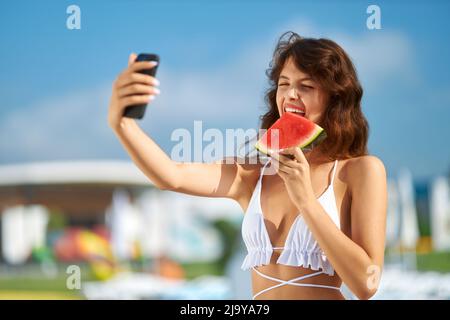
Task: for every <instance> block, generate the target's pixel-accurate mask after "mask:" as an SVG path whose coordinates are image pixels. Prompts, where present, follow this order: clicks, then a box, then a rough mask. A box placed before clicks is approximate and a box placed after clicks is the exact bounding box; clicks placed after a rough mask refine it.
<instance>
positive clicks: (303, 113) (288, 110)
mask: <svg viewBox="0 0 450 320" xmlns="http://www.w3.org/2000/svg"><path fill="white" fill-rule="evenodd" d="M284 110H286V112H294V113H299V114H301V115H305V112H303V111H300V110H298V109H294V108H285V109H284Z"/></svg>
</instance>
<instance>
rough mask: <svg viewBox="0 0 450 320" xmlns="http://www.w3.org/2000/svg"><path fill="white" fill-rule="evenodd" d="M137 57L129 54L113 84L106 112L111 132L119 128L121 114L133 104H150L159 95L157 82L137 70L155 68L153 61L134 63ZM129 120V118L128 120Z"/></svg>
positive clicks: (121, 118)
mask: <svg viewBox="0 0 450 320" xmlns="http://www.w3.org/2000/svg"><path fill="white" fill-rule="evenodd" d="M136 57H137V55H136V54H135V53H132V54H130V57H129V59H128V68H126V69H125V70H124V71H123V72H122V73H120V74H119V76H118V77H117V78H116V80H115V81H114V83H113V86H112V94H111V100H110V103H109V110H108V124H109V126H110V127H111V128H112V129H113V130H117V129H119V128H120V123H121V121H122V120H123V119H126V118H124V117H123V112H124V110H125V108H126V107H128V106H130V105H134V104H142V103H150V102H151V101H152V100H153V99H154V98H155V96H156V95H158V94H159V93H160V91H159V89H158V88H157V86H159V81H158V80H157V79H156V78H155V77H152V76H149V75H146V74H142V73H139V72H138V71H139V70H143V69H151V68H152V67H154V66H156V64H157V63H156V62H154V61H150V62H149V61H139V62H135V60H136ZM130 119H131V118H130Z"/></svg>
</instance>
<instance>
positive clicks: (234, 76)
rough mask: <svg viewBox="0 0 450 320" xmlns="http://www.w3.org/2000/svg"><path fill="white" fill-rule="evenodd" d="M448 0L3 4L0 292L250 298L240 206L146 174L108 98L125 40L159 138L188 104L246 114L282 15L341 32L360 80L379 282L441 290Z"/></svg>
mask: <svg viewBox="0 0 450 320" xmlns="http://www.w3.org/2000/svg"><path fill="white" fill-rule="evenodd" d="M71 5H75V6H76V8H77V9H76V10H79V11H78V13H79V15H78V16H77V17H75V18H77V19H78V20H77V21H78V27H76V28H72V27H71V26H72V25H74V20H73V19H74V12H75V11H73V7H70V6H71ZM370 5H377V6H378V8H379V18H380V19H379V22H380V24H379V28H375V29H373V28H369V27H368V24H367V22H368V20H371V18H370V17H371V16H372V15H373V11H370V10H369V12H368V7H369V6H370ZM449 11H450V4H449V3H448V2H446V1H427V2H425V1H389V2H387V1H376V3H373V2H368V1H345V2H344V3H341V2H332V1H288V0H284V1H268V0H266V1H256V0H255V1H245V2H241V1H214V2H212V1H201V0H193V1H175V0H169V1H125V0H122V1H119V0H115V1H102V0H97V1H62V0H61V1H40V2H36V1H31V0H30V1H15V2H9V3H8V4H4V5H3V6H2V10H1V13H0V37H1V47H2V50H1V51H0V67H1V72H0V97H1V101H0V299H108V298H112V299H250V298H251V292H250V274H249V272H244V271H242V270H241V269H240V265H241V263H242V259H243V257H244V256H245V250H244V247H243V244H242V242H241V237H240V224H241V221H242V211H241V210H240V207H239V206H238V205H237V204H235V203H234V202H232V201H231V200H227V199H208V198H199V197H191V196H187V195H183V194H176V193H173V192H169V191H160V190H158V189H156V188H154V187H153V185H152V183H151V182H150V181H149V180H148V179H147V178H146V177H145V176H144V175H143V174H142V173H141V172H140V171H139V170H138V169H137V168H136V166H135V165H134V164H133V163H132V162H131V160H130V158H129V156H128V155H127V153H126V152H125V150H124V149H123V147H122V146H121V145H120V143H119V141H118V140H117V138H116V137H115V135H114V133H113V132H112V131H111V130H110V128H109V127H108V124H107V108H108V102H109V96H110V92H111V85H112V82H113V81H114V79H115V78H116V76H117V75H118V73H119V72H121V70H123V69H124V68H125V67H126V65H127V61H128V56H129V54H130V53H131V52H136V53H139V52H156V53H158V54H159V55H160V57H161V61H160V65H159V68H158V76H157V77H158V79H159V80H160V82H161V85H160V89H161V94H160V95H159V96H158V97H157V99H156V100H155V101H154V102H153V103H152V105H151V106H150V107H149V108H148V109H147V113H146V116H145V118H144V119H143V120H142V121H140V125H141V127H142V128H143V129H144V131H146V132H147V133H148V134H149V135H150V136H151V137H152V138H153V139H154V140H155V141H156V142H157V143H158V144H159V145H160V146H161V148H163V149H164V150H165V152H166V153H167V154H168V155H170V154H171V150H172V148H173V147H174V146H175V144H176V142H175V141H173V140H172V139H171V134H172V132H173V131H174V130H175V129H177V128H185V129H187V130H189V131H190V132H191V133H192V134H194V133H193V128H194V121H196V120H201V121H202V125H203V130H206V129H208V128H217V129H219V130H221V131H222V132H223V133H225V130H226V129H229V128H231V129H237V128H243V129H250V128H252V129H257V128H258V125H259V122H258V119H259V118H258V117H259V116H260V115H261V114H262V113H264V111H265V106H264V101H263V96H264V90H265V89H266V88H267V80H266V77H265V70H266V69H267V68H268V66H269V62H270V59H271V55H272V52H273V49H274V47H275V44H276V41H277V39H278V37H279V36H280V35H281V34H282V33H284V32H285V31H289V30H291V31H295V32H297V33H299V34H300V35H302V36H305V37H325V38H330V39H332V40H334V41H336V42H337V43H339V44H340V45H341V46H342V47H343V48H344V49H345V50H346V51H347V52H348V53H349V55H350V56H351V58H352V60H353V62H354V63H355V65H356V68H357V70H358V74H359V77H360V80H361V83H362V85H363V88H364V97H363V111H364V113H365V115H366V117H367V119H368V121H369V124H370V138H369V151H370V153H371V154H374V155H376V156H378V157H379V158H381V159H382V160H383V162H384V164H385V166H386V169H387V173H388V179H389V190H388V192H389V206H388V225H387V239H386V241H387V242H386V243H387V247H386V259H385V262H386V263H385V269H384V272H383V276H382V281H381V286H380V289H379V290H378V292H377V294H376V295H375V296H374V297H373V299H450V191H449V179H450V148H449V144H448V139H449V138H450V126H449V125H448V123H449V119H450V61H449V58H448V57H449V56H450V45H449V43H448V41H445V39H446V38H447V35H448V31H449V29H450V22H449V21H448V19H447V13H448V12H449ZM75 22H76V21H75ZM75 24H77V23H75ZM420 130H423V132H420ZM426 132H428V133H427V134H428V136H427V135H426V134H425V133H426ZM204 145H205V143H204V144H203V146H204ZM225 153H227V152H224V154H218V155H217V157H218V158H220V157H222V156H224V155H228V154H225ZM230 153H233V150H231V152H230ZM342 290H343V292H344V294H345V295H346V296H347V297H348V298H349V299H354V297H353V295H352V293H351V292H350V291H349V290H348V289H346V287H345V286H343V288H342Z"/></svg>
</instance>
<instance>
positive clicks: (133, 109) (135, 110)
mask: <svg viewBox="0 0 450 320" xmlns="http://www.w3.org/2000/svg"><path fill="white" fill-rule="evenodd" d="M136 61H156V62H158V64H157V65H156V66H154V67H153V68H151V69H144V70H141V71H139V72H140V73H143V74H148V75H149V76H152V77H154V76H155V75H156V70H157V69H158V66H159V56H158V55H157V54H154V53H140V54H139V55H138V56H137V58H136ZM146 108H147V103H143V104H135V105H131V106H128V107H126V108H125V111H124V112H123V116H124V117H127V118H134V119H142V118H143V117H144V114H145V109H146Z"/></svg>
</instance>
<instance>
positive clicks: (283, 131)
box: [255, 112, 326, 154]
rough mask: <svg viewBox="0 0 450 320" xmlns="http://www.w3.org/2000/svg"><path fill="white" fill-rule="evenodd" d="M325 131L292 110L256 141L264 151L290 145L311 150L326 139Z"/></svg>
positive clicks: (257, 145) (257, 147) (280, 148)
mask: <svg viewBox="0 0 450 320" xmlns="http://www.w3.org/2000/svg"><path fill="white" fill-rule="evenodd" d="M325 137H326V133H325V131H324V130H323V129H322V128H321V127H320V126H318V125H317V124H315V123H314V122H312V121H310V120H308V119H306V118H305V117H302V116H299V115H296V114H294V113H291V112H285V113H283V115H282V116H281V118H279V119H278V120H277V121H275V123H274V124H273V125H272V126H271V127H270V128H269V129H268V130H267V131H266V133H265V134H264V135H263V136H262V137H261V139H259V141H258V142H257V143H256V145H255V148H256V149H258V150H259V151H261V152H263V153H266V154H267V153H268V151H280V150H282V149H285V148H290V147H300V148H301V149H302V150H308V149H309V150H310V149H312V148H313V147H314V146H316V145H318V144H319V143H320V142H321V141H322V140H323V139H325Z"/></svg>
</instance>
